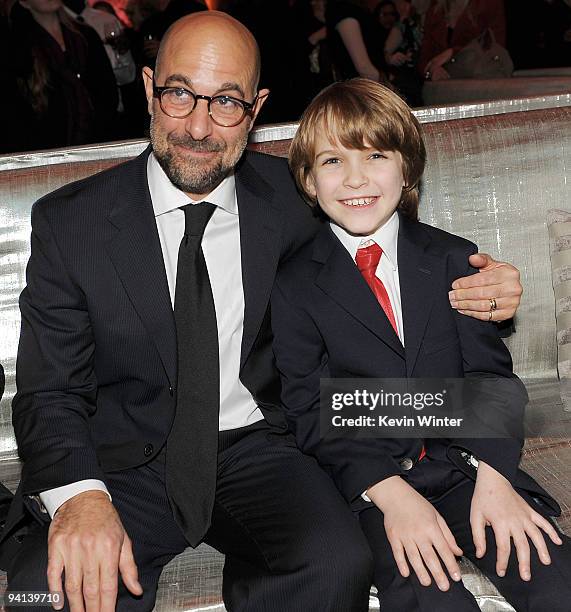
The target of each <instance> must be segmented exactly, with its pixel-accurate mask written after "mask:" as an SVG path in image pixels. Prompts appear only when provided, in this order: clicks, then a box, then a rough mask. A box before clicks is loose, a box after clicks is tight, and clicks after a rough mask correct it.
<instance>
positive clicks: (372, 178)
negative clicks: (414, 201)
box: [308, 134, 404, 236]
mask: <svg viewBox="0 0 571 612" xmlns="http://www.w3.org/2000/svg"><path fill="white" fill-rule="evenodd" d="M315 152H316V153H315V162H314V164H313V167H312V168H311V172H310V174H309V177H308V190H309V191H310V193H312V195H315V196H316V197H317V200H318V201H319V206H320V207H321V208H322V210H323V212H325V214H326V215H327V216H328V217H329V218H330V219H331V220H332V221H333V222H334V223H336V224H337V225H339V226H340V227H342V228H343V229H345V230H346V231H347V232H349V233H350V234H354V235H359V236H370V235H371V234H374V233H375V232H376V231H377V230H378V229H379V228H380V227H381V226H383V225H384V224H385V223H386V222H387V221H388V220H389V219H390V218H391V216H392V214H393V213H394V211H395V209H396V208H397V206H398V204H399V202H400V199H401V194H402V188H403V186H404V178H403V173H402V158H401V155H400V153H398V152H396V151H378V150H377V149H373V148H372V147H369V146H368V145H364V147H363V148H362V149H348V148H347V147H344V146H343V145H342V144H341V143H339V142H331V141H329V139H328V138H327V137H326V136H325V135H324V134H320V135H319V136H318V138H317V141H316V143H315Z"/></svg>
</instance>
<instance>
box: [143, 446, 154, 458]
mask: <svg viewBox="0 0 571 612" xmlns="http://www.w3.org/2000/svg"><path fill="white" fill-rule="evenodd" d="M153 450H154V448H153V445H152V444H145V448H144V450H143V453H145V457H150V456H151V455H152V454H153Z"/></svg>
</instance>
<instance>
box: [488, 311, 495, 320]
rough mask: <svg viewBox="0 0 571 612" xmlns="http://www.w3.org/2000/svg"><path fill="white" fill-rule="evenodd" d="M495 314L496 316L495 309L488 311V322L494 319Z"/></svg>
mask: <svg viewBox="0 0 571 612" xmlns="http://www.w3.org/2000/svg"><path fill="white" fill-rule="evenodd" d="M493 316H494V311H493V310H490V311H489V312H488V323H489V322H490V321H491V320H492V317H493Z"/></svg>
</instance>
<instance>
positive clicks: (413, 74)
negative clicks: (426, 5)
mask: <svg viewBox="0 0 571 612" xmlns="http://www.w3.org/2000/svg"><path fill="white" fill-rule="evenodd" d="M396 7H397V10H398V13H399V20H398V21H397V22H396V23H395V25H394V26H393V27H392V28H391V31H390V33H389V35H388V37H387V40H386V42H385V61H386V64H387V67H388V68H387V71H388V73H389V80H390V82H391V83H392V84H393V85H394V86H395V87H396V88H397V90H398V91H399V92H400V93H401V95H402V96H403V97H404V99H405V100H406V101H407V103H408V104H409V105H410V106H412V107H416V106H422V83H423V81H422V78H421V77H420V75H419V74H418V70H417V64H418V58H419V53H420V46H421V42H422V29H421V25H420V18H419V16H418V15H417V14H416V11H415V8H414V6H413V4H412V2H411V0H397V3H396Z"/></svg>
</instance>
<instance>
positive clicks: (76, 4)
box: [64, 0, 137, 140]
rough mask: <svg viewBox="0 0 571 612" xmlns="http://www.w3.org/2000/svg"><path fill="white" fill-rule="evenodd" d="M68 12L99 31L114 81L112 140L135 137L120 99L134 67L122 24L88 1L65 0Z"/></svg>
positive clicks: (133, 78)
mask: <svg viewBox="0 0 571 612" xmlns="http://www.w3.org/2000/svg"><path fill="white" fill-rule="evenodd" d="M64 3H65V5H66V8H67V10H68V12H69V13H70V14H71V15H72V16H73V17H75V18H76V19H77V20H78V21H80V22H81V23H86V24H87V25H88V26H90V27H92V28H93V29H94V30H95V31H96V32H97V34H98V36H99V38H100V40H101V42H102V43H103V45H104V47H105V51H106V53H107V57H108V58H109V62H110V63H111V68H113V74H114V75H115V81H116V83H117V94H118V98H119V100H118V104H117V113H118V116H117V122H116V125H115V126H114V128H113V130H112V136H113V140H117V139H120V138H128V137H131V136H134V134H131V133H130V130H127V129H126V124H127V122H128V121H129V116H128V112H127V109H126V106H125V103H124V100H123V88H127V89H128V86H129V85H130V84H132V83H134V81H135V79H136V77H137V68H136V66H135V61H134V60H133V55H132V54H131V51H130V49H129V39H128V37H127V35H126V33H125V30H124V28H123V25H122V24H121V22H120V21H119V19H118V18H117V17H116V16H115V15H111V14H109V12H108V11H101V10H98V9H96V8H94V7H91V6H89V4H88V3H87V0H64Z"/></svg>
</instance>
